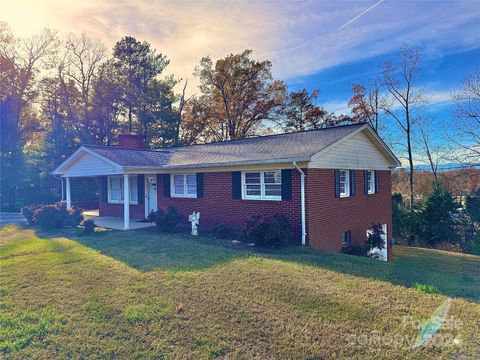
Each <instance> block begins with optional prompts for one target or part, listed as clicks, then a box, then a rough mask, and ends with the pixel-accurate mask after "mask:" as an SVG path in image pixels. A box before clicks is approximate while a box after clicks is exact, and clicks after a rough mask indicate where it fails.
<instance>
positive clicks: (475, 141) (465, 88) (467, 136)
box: [451, 70, 480, 165]
mask: <svg viewBox="0 0 480 360" xmlns="http://www.w3.org/2000/svg"><path fill="white" fill-rule="evenodd" d="M453 102H454V104H455V108H454V113H455V123H454V136H451V140H452V141H453V142H454V144H455V145H456V146H457V147H459V148H460V151H459V152H458V154H457V155H458V156H457V157H458V158H459V160H460V161H461V162H463V163H466V164H471V165H478V164H480V70H477V71H475V72H474V73H472V74H470V75H468V76H467V77H466V78H465V79H464V81H463V83H462V84H461V87H460V90H459V91H458V92H457V93H456V94H454V96H453Z"/></svg>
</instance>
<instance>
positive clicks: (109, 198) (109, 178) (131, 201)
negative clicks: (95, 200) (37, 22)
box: [67, 174, 139, 205]
mask: <svg viewBox="0 0 480 360" xmlns="http://www.w3.org/2000/svg"><path fill="white" fill-rule="evenodd" d="M122 176H123V179H125V176H128V177H131V178H134V177H136V176H137V175H128V174H124V175H107V194H108V195H107V202H108V204H123V203H124V200H125V188H124V190H123V200H122V196H121V195H120V199H119V200H112V191H111V182H112V178H114V177H115V178H117V177H118V178H119V180H120V191H121V190H122V189H121V187H122V181H121V180H122ZM67 179H68V178H67ZM132 184H133V182H131V181H129V186H131V185H132ZM124 186H125V184H124ZM130 191H131V189H130ZM132 193H133V192H132ZM137 193H138V178H137ZM120 194H121V192H120ZM129 195H130V192H129ZM137 197H138V195H137ZM138 200H139V199H138V198H137V201H133V200H130V197H129V203H130V205H138Z"/></svg>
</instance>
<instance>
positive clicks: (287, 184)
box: [282, 169, 292, 200]
mask: <svg viewBox="0 0 480 360" xmlns="http://www.w3.org/2000/svg"><path fill="white" fill-rule="evenodd" d="M282 200H292V170H291V169H285V170H282Z"/></svg>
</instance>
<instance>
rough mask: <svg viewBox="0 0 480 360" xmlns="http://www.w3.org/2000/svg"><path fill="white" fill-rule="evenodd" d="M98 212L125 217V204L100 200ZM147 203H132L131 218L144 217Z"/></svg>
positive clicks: (102, 214) (101, 214) (103, 214)
mask: <svg viewBox="0 0 480 360" xmlns="http://www.w3.org/2000/svg"><path fill="white" fill-rule="evenodd" d="M98 213H99V215H100V216H116V217H123V204H108V203H104V202H102V201H100V202H99V203H98ZM144 218H145V205H143V204H142V205H130V219H135V220H139V219H144Z"/></svg>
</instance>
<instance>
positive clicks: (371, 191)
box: [366, 170, 376, 195]
mask: <svg viewBox="0 0 480 360" xmlns="http://www.w3.org/2000/svg"><path fill="white" fill-rule="evenodd" d="M366 171H367V181H368V185H367V189H368V191H367V193H368V195H372V194H375V188H376V184H375V181H376V178H375V170H366ZM369 175H370V180H368V176H369ZM370 185H372V189H370Z"/></svg>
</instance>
